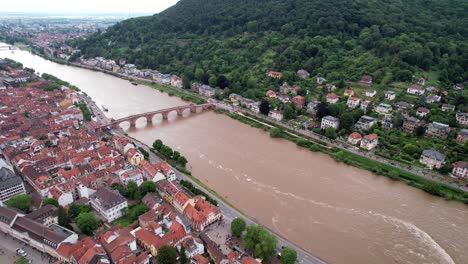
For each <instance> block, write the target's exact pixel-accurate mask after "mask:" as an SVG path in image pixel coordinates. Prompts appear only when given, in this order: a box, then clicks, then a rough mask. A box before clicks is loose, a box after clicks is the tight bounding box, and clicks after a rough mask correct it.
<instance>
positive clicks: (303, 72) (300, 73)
mask: <svg viewBox="0 0 468 264" xmlns="http://www.w3.org/2000/svg"><path fill="white" fill-rule="evenodd" d="M297 77H299V78H301V79H303V80H305V79H307V78H309V77H310V73H309V72H308V71H306V70H302V69H301V70H298V71H297Z"/></svg>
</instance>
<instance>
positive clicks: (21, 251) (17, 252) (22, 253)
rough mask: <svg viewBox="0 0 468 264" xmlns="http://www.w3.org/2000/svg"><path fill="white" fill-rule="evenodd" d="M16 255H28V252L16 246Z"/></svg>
mask: <svg viewBox="0 0 468 264" xmlns="http://www.w3.org/2000/svg"><path fill="white" fill-rule="evenodd" d="M16 255H18V256H22V257H26V256H27V255H28V253H26V251H24V249H22V248H17V249H16Z"/></svg>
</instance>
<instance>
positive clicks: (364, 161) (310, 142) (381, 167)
mask: <svg viewBox="0 0 468 264" xmlns="http://www.w3.org/2000/svg"><path fill="white" fill-rule="evenodd" d="M227 115H228V116H229V117H231V118H233V119H236V120H238V121H240V122H243V123H245V124H248V125H250V126H252V127H255V128H260V129H263V130H264V131H269V132H270V136H272V137H279V138H284V139H287V140H290V141H293V142H295V143H296V145H298V146H300V147H303V148H306V149H309V150H310V151H313V152H316V151H321V152H323V153H325V154H328V155H330V156H331V157H332V158H334V159H335V160H336V161H337V162H343V163H345V164H348V165H351V166H354V167H358V168H361V169H365V170H368V171H371V172H373V173H375V174H378V175H382V176H386V177H388V178H390V179H392V180H398V181H401V182H404V183H406V184H408V185H410V186H412V187H415V188H418V189H421V190H423V191H425V192H427V193H430V194H432V195H436V196H439V197H442V198H444V199H447V200H456V201H460V202H463V203H465V204H468V192H465V191H463V190H459V189H456V188H453V187H450V186H447V185H445V184H441V183H438V182H434V181H430V180H427V179H425V178H422V177H420V176H417V175H415V174H412V173H409V172H407V171H405V170H402V169H400V168H397V167H394V166H391V165H388V164H384V163H381V162H378V161H375V160H372V159H369V158H366V157H362V156H360V155H357V154H355V153H352V152H350V151H347V150H343V149H338V148H336V147H327V146H324V145H323V144H320V143H318V142H317V141H316V140H314V139H312V138H306V137H303V136H299V135H297V134H294V133H292V132H291V131H289V130H287V129H286V130H284V129H283V128H277V127H276V126H274V125H272V124H268V123H267V124H265V123H264V121H259V120H256V119H255V118H253V117H249V116H244V115H240V114H238V113H227ZM272 127H273V128H272ZM274 129H279V131H274Z"/></svg>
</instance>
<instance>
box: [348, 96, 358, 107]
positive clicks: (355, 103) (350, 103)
mask: <svg viewBox="0 0 468 264" xmlns="http://www.w3.org/2000/svg"><path fill="white" fill-rule="evenodd" d="M360 103H361V99H359V98H356V97H349V98H348V102H347V103H346V105H347V106H348V107H349V108H356V107H358V106H359V104H360Z"/></svg>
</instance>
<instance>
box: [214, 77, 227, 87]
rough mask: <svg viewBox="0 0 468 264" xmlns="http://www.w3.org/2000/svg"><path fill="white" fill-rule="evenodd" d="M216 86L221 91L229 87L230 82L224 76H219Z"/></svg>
mask: <svg viewBox="0 0 468 264" xmlns="http://www.w3.org/2000/svg"><path fill="white" fill-rule="evenodd" d="M216 86H218V87H219V88H221V89H224V88H226V87H228V86H229V80H228V78H226V76H224V75H220V76H218V79H217V80H216Z"/></svg>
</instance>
